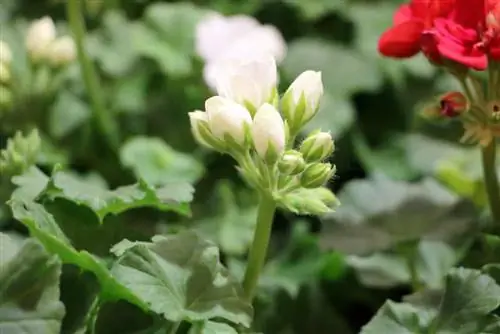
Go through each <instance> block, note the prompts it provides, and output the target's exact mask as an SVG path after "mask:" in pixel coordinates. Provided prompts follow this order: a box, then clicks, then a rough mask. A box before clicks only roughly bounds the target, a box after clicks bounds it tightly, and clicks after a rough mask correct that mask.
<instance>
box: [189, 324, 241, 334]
mask: <svg viewBox="0 0 500 334" xmlns="http://www.w3.org/2000/svg"><path fill="white" fill-rule="evenodd" d="M188 334H238V332H237V331H236V330H235V329H234V328H233V327H231V326H229V325H227V324H223V323H220V322H214V321H206V322H203V323H201V324H194V325H193V326H192V327H191V328H190V329H189V333H188Z"/></svg>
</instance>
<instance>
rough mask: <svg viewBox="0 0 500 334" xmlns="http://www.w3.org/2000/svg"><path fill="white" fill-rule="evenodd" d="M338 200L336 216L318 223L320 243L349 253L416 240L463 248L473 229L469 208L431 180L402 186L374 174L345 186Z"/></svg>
mask: <svg viewBox="0 0 500 334" xmlns="http://www.w3.org/2000/svg"><path fill="white" fill-rule="evenodd" d="M381 194H383V196H381ZM339 201H340V202H341V203H342V205H341V206H339V208H338V209H337V212H335V213H333V214H329V215H327V216H325V217H324V218H323V221H324V225H325V227H324V233H323V234H322V238H321V243H322V245H323V247H325V248H335V249H338V250H341V251H343V252H346V253H349V254H355V255H360V254H369V253H372V252H376V251H381V250H388V249H391V248H393V247H395V246H396V245H398V244H401V243H406V242H414V241H417V240H419V239H421V238H423V239H426V240H435V241H444V242H449V243H450V244H451V245H455V244H457V245H462V244H463V243H462V242H463V241H465V240H469V239H470V237H471V236H472V235H473V234H471V232H473V231H475V230H476V229H477V228H478V224H477V213H476V210H475V208H474V205H473V204H472V203H471V202H469V201H467V200H463V199H460V198H459V197H457V196H455V195H453V194H452V193H450V192H449V191H447V190H446V189H445V188H443V187H442V186H440V185H439V184H438V183H436V182H435V181H433V180H431V179H425V180H423V181H421V182H418V183H407V182H402V181H392V180H390V179H388V178H386V177H383V176H380V175H375V176H372V177H371V178H369V179H367V180H355V181H351V182H350V183H348V184H347V185H346V186H345V187H344V188H343V189H342V191H341V193H340V194H339Z"/></svg>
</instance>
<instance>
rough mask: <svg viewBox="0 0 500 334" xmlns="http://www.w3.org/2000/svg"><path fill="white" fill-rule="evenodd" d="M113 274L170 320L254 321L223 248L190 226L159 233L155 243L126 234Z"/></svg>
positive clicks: (154, 240)
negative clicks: (221, 255) (130, 238)
mask: <svg viewBox="0 0 500 334" xmlns="http://www.w3.org/2000/svg"><path fill="white" fill-rule="evenodd" d="M111 251H112V252H113V253H114V254H115V255H117V256H118V260H117V261H116V263H115V264H114V265H113V268H112V274H113V276H114V277H115V278H116V279H117V280H118V281H119V282H120V283H121V284H123V285H124V286H125V287H127V288H128V289H130V291H132V292H133V293H134V294H135V295H137V296H138V297H139V298H141V300H142V301H143V302H144V303H146V304H147V305H148V306H149V308H150V309H151V310H152V311H154V312H156V313H158V314H163V316H164V317H165V318H166V319H167V320H170V321H174V322H177V321H190V322H193V321H202V320H209V319H212V318H216V317H218V318H223V319H226V320H229V321H231V322H234V323H236V324H242V325H244V326H246V327H248V326H250V321H251V319H252V306H251V305H250V304H248V303H247V302H246V301H244V300H243V299H242V294H241V292H242V291H241V288H240V287H239V284H238V283H237V282H236V281H234V280H233V279H232V278H231V277H230V276H229V273H228V271H227V269H225V268H224V267H223V266H222V264H221V263H220V261H219V250H218V249H217V247H216V246H215V245H214V244H213V243H211V242H208V241H205V240H203V239H201V238H200V237H199V236H198V235H197V234H196V233H194V232H192V231H183V232H181V233H179V234H177V235H171V236H157V237H154V238H153V240H152V242H151V243H148V242H130V241H128V240H124V241H123V242H121V243H119V244H117V245H115V246H114V247H113V249H112V250H111Z"/></svg>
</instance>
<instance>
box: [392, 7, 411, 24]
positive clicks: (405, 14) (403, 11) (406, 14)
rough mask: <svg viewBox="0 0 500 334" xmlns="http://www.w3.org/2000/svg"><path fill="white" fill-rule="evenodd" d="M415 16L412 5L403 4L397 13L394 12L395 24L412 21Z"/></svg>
mask: <svg viewBox="0 0 500 334" xmlns="http://www.w3.org/2000/svg"><path fill="white" fill-rule="evenodd" d="M412 18H413V15H412V12H411V9H410V5H406V4H405V5H401V6H400V7H399V8H398V10H397V11H396V13H395V14H394V20H393V22H394V25H395V26H397V25H399V24H401V23H404V22H406V21H410V20H411V19H412Z"/></svg>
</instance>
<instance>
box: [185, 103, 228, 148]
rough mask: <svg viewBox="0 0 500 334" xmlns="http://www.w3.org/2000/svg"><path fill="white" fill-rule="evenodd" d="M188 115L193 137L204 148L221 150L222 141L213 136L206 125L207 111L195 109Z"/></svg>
mask: <svg viewBox="0 0 500 334" xmlns="http://www.w3.org/2000/svg"><path fill="white" fill-rule="evenodd" d="M188 115H189V122H190V123H191V132H192V134H193V137H194V139H196V141H197V142H198V143H199V144H200V145H202V146H205V147H206V148H210V149H215V150H218V151H222V150H223V143H222V142H221V141H220V140H218V139H217V138H215V137H214V135H213V134H212V132H211V131H210V127H209V125H208V113H206V112H204V111H201V110H195V111H193V112H190V113H188Z"/></svg>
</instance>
